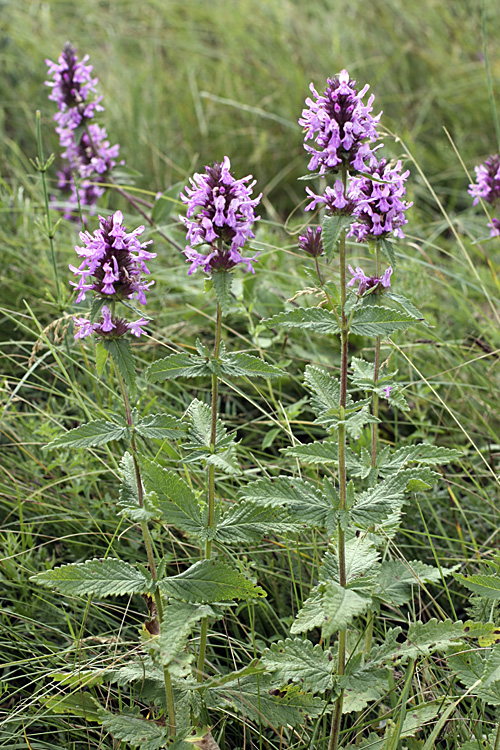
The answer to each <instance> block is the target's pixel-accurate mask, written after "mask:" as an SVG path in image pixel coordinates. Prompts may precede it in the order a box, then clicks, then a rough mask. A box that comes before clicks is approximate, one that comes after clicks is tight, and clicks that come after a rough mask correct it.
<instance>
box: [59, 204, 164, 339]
mask: <svg viewBox="0 0 500 750" xmlns="http://www.w3.org/2000/svg"><path fill="white" fill-rule="evenodd" d="M143 232H144V227H138V228H137V229H134V230H133V231H132V232H127V229H126V227H125V226H124V225H123V215H122V212H121V211H115V213H114V214H113V215H112V216H110V217H109V218H107V219H104V218H103V217H102V216H99V229H96V231H95V232H94V233H93V234H90V232H80V239H81V240H82V242H83V246H82V247H79V246H78V245H77V246H76V247H75V250H76V252H77V253H78V255H79V256H80V257H81V258H83V262H82V263H81V265H80V266H79V267H78V268H75V266H72V265H71V266H70V267H69V268H70V270H71V271H73V273H74V274H75V276H79V277H80V280H79V282H78V283H76V282H74V281H72V282H70V283H71V284H72V286H74V287H75V288H76V289H78V291H79V294H78V297H77V300H76V301H77V303H78V302H81V301H82V300H84V299H85V295H86V293H87V292H88V291H93V292H95V293H96V294H98V295H100V296H106V297H107V298H108V297H109V299H110V301H119V300H122V299H137V300H138V302H140V303H141V304H142V305H145V304H146V295H145V292H146V290H147V289H148V288H149V287H150V286H151V285H152V284H154V281H149V282H146V281H145V280H144V279H143V278H142V274H143V273H144V274H147V275H149V270H148V268H147V266H146V264H145V261H146V260H150V259H151V258H156V253H150V252H148V251H147V250H146V249H145V248H146V247H147V246H148V245H150V244H151V243H152V241H153V240H149V241H148V242H143V243H142V244H141V243H140V242H139V240H138V239H137V238H138V236H140V235H141V234H142V233H143ZM106 309H107V308H106ZM103 310H104V308H103ZM103 330H104V331H106V329H105V328H103Z"/></svg>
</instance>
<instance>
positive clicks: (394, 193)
mask: <svg viewBox="0 0 500 750" xmlns="http://www.w3.org/2000/svg"><path fill="white" fill-rule="evenodd" d="M366 171H367V173H368V174H370V175H372V177H373V178H374V179H370V178H369V177H353V178H352V180H351V187H350V190H351V194H352V195H353V196H354V200H355V202H356V206H355V208H354V211H353V214H354V216H356V218H358V219H359V221H357V222H356V223H354V224H353V225H352V226H351V229H350V231H349V236H350V237H355V238H356V240H357V241H358V242H363V241H364V240H366V239H377V238H380V237H387V236H388V235H390V234H393V235H394V236H395V237H400V238H401V239H403V238H404V234H403V232H402V230H401V227H402V226H403V225H404V224H407V223H408V219H406V217H405V215H404V212H405V211H407V210H408V209H409V208H410V206H412V205H413V204H412V203H408V202H407V201H404V200H402V198H403V197H404V196H405V195H406V188H405V181H406V179H407V177H408V175H409V174H410V171H409V170H406V172H403V173H402V174H401V162H400V161H398V163H397V164H396V166H395V167H391V166H390V164H388V163H387V160H386V159H384V158H382V159H380V161H379V162H376V163H374V164H372V165H371V166H370V167H368V168H367V170H366Z"/></svg>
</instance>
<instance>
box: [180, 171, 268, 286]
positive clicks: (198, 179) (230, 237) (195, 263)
mask: <svg viewBox="0 0 500 750" xmlns="http://www.w3.org/2000/svg"><path fill="white" fill-rule="evenodd" d="M230 168H231V162H230V161H229V158H228V157H227V156H225V157H224V159H223V161H222V162H221V163H219V162H215V163H214V164H213V166H208V167H205V174H195V175H194V177H193V178H192V179H190V183H191V187H186V188H185V191H186V195H183V194H182V193H181V196H180V197H181V200H182V202H183V203H186V205H187V215H186V216H180V219H181V221H182V223H183V224H184V225H185V226H186V227H187V237H186V239H187V241H188V243H189V244H188V245H187V246H186V249H185V251H184V252H185V255H186V258H187V259H188V261H190V262H191V266H190V268H189V271H188V273H189V274H191V273H194V272H195V271H196V269H197V268H202V269H203V270H204V271H205V273H211V272H212V271H218V270H229V269H231V268H234V267H235V266H236V265H237V264H238V263H246V265H247V271H251V272H252V273H254V269H253V266H252V262H253V261H254V260H255V259H256V258H257V256H258V255H259V253H257V254H256V255H253V256H252V257H247V258H245V257H243V256H242V255H241V253H240V250H241V248H242V247H243V246H244V244H245V243H246V241H247V240H248V239H250V238H252V237H254V236H255V235H254V234H253V232H252V225H253V223H254V222H255V221H258V220H259V219H260V216H255V213H254V208H255V206H256V205H257V204H258V203H259V201H260V199H261V197H262V193H261V194H260V195H259V196H258V197H257V198H251V195H252V188H253V186H254V185H255V180H254V181H253V182H250V181H251V180H252V175H248V176H247V177H243V178H241V179H239V180H236V179H235V178H234V177H233V176H232V174H231V172H230V171H229V170H230ZM247 183H250V184H247ZM201 244H204V245H207V246H208V247H207V248H206V252H205V253H201V252H198V250H196V249H195V248H196V247H197V246H198V245H201Z"/></svg>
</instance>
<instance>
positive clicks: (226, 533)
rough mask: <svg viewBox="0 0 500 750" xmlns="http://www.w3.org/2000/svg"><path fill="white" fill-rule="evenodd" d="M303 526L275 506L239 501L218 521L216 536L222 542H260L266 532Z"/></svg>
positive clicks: (284, 531)
mask: <svg viewBox="0 0 500 750" xmlns="http://www.w3.org/2000/svg"><path fill="white" fill-rule="evenodd" d="M302 528H303V526H302V525H299V524H297V523H292V522H290V521H289V520H288V521H287V520H286V518H285V517H284V514H282V513H280V512H279V511H277V510H276V509H274V508H262V507H260V506H256V505H252V504H251V503H239V504H238V505H235V506H233V507H232V508H231V509H230V510H229V511H228V512H227V513H226V514H225V515H224V516H223V518H222V519H221V520H220V521H219V522H218V524H217V530H216V532H215V537H214V538H215V539H216V540H217V541H218V542H221V543H222V544H234V543H236V542H248V543H251V542H260V541H261V539H262V537H263V536H264V535H265V534H273V535H274V534H287V533H290V532H291V533H293V532H297V531H299V530H301V529H302Z"/></svg>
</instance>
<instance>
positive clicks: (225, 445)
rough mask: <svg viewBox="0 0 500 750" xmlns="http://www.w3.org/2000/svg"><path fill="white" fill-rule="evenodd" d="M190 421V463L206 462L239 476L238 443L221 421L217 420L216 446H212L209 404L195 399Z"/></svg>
mask: <svg viewBox="0 0 500 750" xmlns="http://www.w3.org/2000/svg"><path fill="white" fill-rule="evenodd" d="M186 415H187V418H188V419H189V431H188V436H189V439H190V442H189V443H186V444H185V448H187V449H190V450H191V456H190V459H189V460H190V461H199V460H200V459H202V460H204V461H205V462H206V463H207V464H213V465H215V466H216V467H217V468H218V469H220V470H221V471H224V472H225V473H226V474H239V472H240V469H239V467H238V464H237V458H236V443H235V442H234V439H233V437H232V436H231V435H228V433H227V430H226V428H225V426H224V424H223V423H222V421H221V420H220V419H217V423H216V433H215V445H212V440H211V436H212V411H211V409H210V407H209V406H208V405H207V404H204V403H203V402H202V401H199V400H198V399H195V400H194V401H193V402H192V403H191V404H190V405H189V408H188V410H187V412H186Z"/></svg>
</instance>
